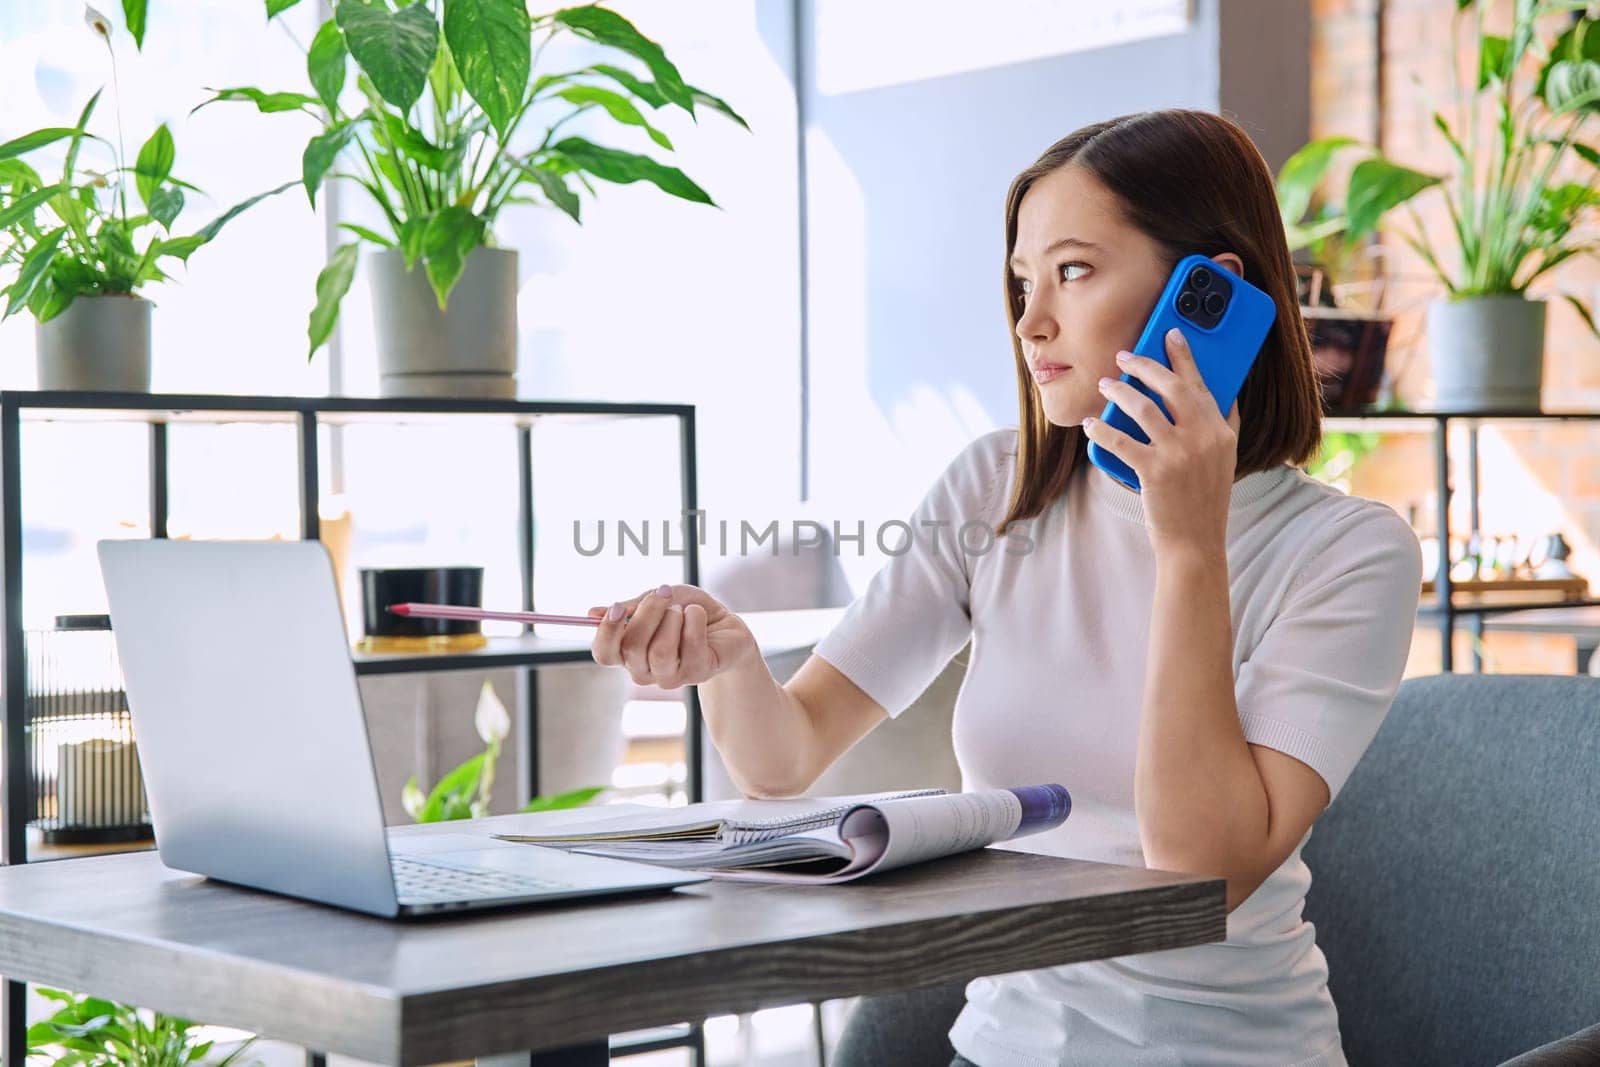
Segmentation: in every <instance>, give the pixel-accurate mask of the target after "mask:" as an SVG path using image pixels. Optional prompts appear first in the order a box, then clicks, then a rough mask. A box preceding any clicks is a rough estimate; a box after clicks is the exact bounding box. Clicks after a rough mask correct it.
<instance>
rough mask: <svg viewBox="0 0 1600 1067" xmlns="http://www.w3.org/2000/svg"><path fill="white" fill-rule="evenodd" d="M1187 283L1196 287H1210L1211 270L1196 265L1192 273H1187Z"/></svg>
mask: <svg viewBox="0 0 1600 1067" xmlns="http://www.w3.org/2000/svg"><path fill="white" fill-rule="evenodd" d="M1189 284H1190V285H1192V286H1194V287H1195V288H1196V289H1209V288H1211V272H1210V271H1209V270H1206V269H1205V268H1204V267H1196V268H1195V270H1194V273H1193V274H1191V275H1189Z"/></svg>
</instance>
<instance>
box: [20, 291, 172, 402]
mask: <svg viewBox="0 0 1600 1067" xmlns="http://www.w3.org/2000/svg"><path fill="white" fill-rule="evenodd" d="M150 307H151V304H150V301H148V300H146V299H145V298H144V297H142V296H80V297H78V298H77V299H76V300H74V301H73V302H72V303H71V304H69V305H68V306H67V310H65V311H63V312H62V313H61V314H59V315H57V316H56V317H55V318H53V319H51V320H50V321H49V322H41V323H38V324H37V325H36V326H35V336H36V338H37V342H38V343H37V346H36V350H37V359H38V367H39V388H40V389H78V390H86V391H91V392H102V393H148V392H149V391H150Z"/></svg>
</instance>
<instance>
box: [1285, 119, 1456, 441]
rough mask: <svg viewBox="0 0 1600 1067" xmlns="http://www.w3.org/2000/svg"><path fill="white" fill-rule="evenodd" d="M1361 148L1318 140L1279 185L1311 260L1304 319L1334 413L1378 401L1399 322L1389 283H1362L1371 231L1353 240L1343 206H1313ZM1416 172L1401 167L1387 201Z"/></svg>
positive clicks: (1293, 242) (1292, 245)
mask: <svg viewBox="0 0 1600 1067" xmlns="http://www.w3.org/2000/svg"><path fill="white" fill-rule="evenodd" d="M1355 143H1356V142H1355V141H1354V139H1353V138H1349V137H1326V138H1322V139H1320V140H1317V141H1313V142H1311V143H1310V144H1308V145H1306V146H1305V147H1303V148H1301V149H1300V150H1299V151H1297V152H1295V153H1294V155H1292V156H1290V157H1289V158H1288V159H1287V160H1286V161H1285V162H1284V164H1283V167H1282V169H1280V170H1279V171H1278V175H1277V183H1276V184H1277V194H1278V208H1279V211H1280V212H1281V214H1282V216H1283V228H1284V233H1285V236H1286V237H1287V238H1288V243H1289V251H1290V252H1291V253H1295V254H1296V255H1298V256H1300V257H1301V258H1302V260H1303V261H1304V262H1302V263H1299V264H1297V266H1296V274H1297V281H1298V290H1299V297H1300V314H1301V318H1302V319H1304V321H1305V324H1306V334H1307V337H1308V338H1309V340H1310V342H1311V352H1312V357H1313V359H1314V360H1315V361H1316V366H1317V372H1318V378H1319V379H1320V382H1321V385H1322V402H1323V408H1324V410H1326V411H1330V412H1334V411H1353V410H1360V409H1363V408H1369V407H1371V406H1372V405H1373V404H1375V403H1377V401H1378V399H1379V394H1380V391H1381V390H1382V387H1383V384H1384V369H1385V366H1384V365H1385V360H1386V357H1387V354H1388V347H1389V334H1390V331H1391V329H1392V327H1393V317H1392V316H1391V315H1390V314H1389V313H1388V312H1387V311H1386V310H1385V309H1384V307H1383V292H1384V288H1383V281H1382V279H1381V278H1379V279H1376V280H1369V279H1366V278H1359V277H1357V270H1358V266H1360V265H1362V264H1363V263H1364V261H1365V260H1366V259H1367V258H1368V257H1369V256H1370V255H1371V253H1372V251H1373V249H1372V247H1371V246H1370V245H1367V244H1365V243H1364V239H1365V237H1366V234H1367V233H1368V232H1370V230H1367V231H1363V232H1358V233H1355V234H1352V233H1351V231H1350V221H1349V218H1348V216H1347V215H1346V214H1345V212H1344V210H1343V209H1342V207H1341V206H1339V205H1335V204H1333V203H1330V202H1328V201H1327V200H1326V199H1323V200H1321V202H1320V203H1317V204H1316V206H1315V207H1314V208H1313V206H1312V205H1313V198H1314V197H1315V195H1316V192H1317V190H1318V189H1319V187H1320V186H1321V185H1322V184H1323V182H1324V180H1325V178H1326V176H1327V173H1328V170H1329V167H1330V166H1331V165H1332V163H1333V161H1334V158H1335V156H1337V155H1338V154H1339V152H1340V151H1341V150H1342V149H1345V148H1347V147H1351V146H1353V145H1355ZM1361 165H1362V166H1365V165H1366V164H1365V163H1363V164H1361ZM1412 173H1414V172H1408V171H1405V170H1404V168H1394V169H1393V172H1392V173H1391V175H1390V178H1391V180H1390V181H1389V182H1388V184H1386V185H1385V186H1384V189H1383V192H1384V195H1387V196H1391V197H1393V196H1399V195H1400V194H1401V193H1402V192H1403V190H1404V189H1405V187H1406V185H1407V184H1408V182H1409V181H1410V180H1412V179H1410V178H1409V177H1408V175H1409V174H1412ZM1417 177H1418V178H1420V179H1427V176H1426V175H1418V176H1417ZM1363 180H1366V178H1365V176H1364V177H1363ZM1396 203H1398V200H1397V201H1396ZM1308 213H1309V215H1308Z"/></svg>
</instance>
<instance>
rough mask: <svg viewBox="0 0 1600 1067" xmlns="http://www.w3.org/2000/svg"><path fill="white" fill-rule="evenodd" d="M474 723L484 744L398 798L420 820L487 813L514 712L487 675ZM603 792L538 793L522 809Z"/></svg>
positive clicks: (409, 782) (573, 804)
mask: <svg viewBox="0 0 1600 1067" xmlns="http://www.w3.org/2000/svg"><path fill="white" fill-rule="evenodd" d="M473 725H474V726H475V727H476V728H477V731H478V737H479V738H480V739H481V740H482V741H483V743H484V750H483V751H482V752H480V753H478V754H477V755H476V756H473V757H471V758H469V759H467V760H464V761H463V762H462V763H461V764H460V765H459V766H457V767H455V768H454V769H452V770H450V771H449V772H447V773H446V774H445V775H444V776H443V777H441V778H440V779H439V781H438V782H437V783H435V784H434V787H433V788H432V789H430V790H428V792H426V793H424V792H423V791H422V788H421V787H420V786H418V785H417V779H416V776H415V775H413V776H412V777H410V778H408V779H406V784H405V788H404V789H403V790H402V791H401V794H400V802H401V804H402V805H403V806H404V807H405V809H406V814H408V815H410V816H411V817H412V818H413V819H415V820H416V821H417V822H419V823H428V822H449V821H452V820H456V819H481V818H484V817H485V816H487V815H488V814H489V795H490V793H491V792H492V791H493V789H494V773H495V767H496V765H497V764H499V762H500V748H501V745H502V744H503V743H504V742H505V739H506V736H507V735H508V734H510V732H511V716H510V714H509V713H508V712H507V711H506V706H505V705H504V704H503V703H501V701H500V698H499V697H498V696H496V695H495V691H494V686H493V685H492V684H491V683H490V682H489V680H488V679H487V678H486V679H484V682H483V687H482V688H481V689H480V690H479V691H478V706H477V709H476V711H475V713H474V715H473ZM603 792H605V787H604V786H598V785H597V786H586V787H584V788H582V789H573V790H570V791H568V792H565V793H558V794H555V795H553V796H544V797H534V798H533V799H532V800H530V801H528V803H526V804H524V805H523V806H522V809H521V810H523V811H561V810H565V809H567V808H580V807H583V806H584V805H585V804H588V803H590V802H591V801H593V800H594V799H595V798H596V797H597V796H599V795H600V794H601V793H603Z"/></svg>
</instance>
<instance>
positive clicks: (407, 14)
mask: <svg viewBox="0 0 1600 1067" xmlns="http://www.w3.org/2000/svg"><path fill="white" fill-rule="evenodd" d="M334 18H335V19H336V20H337V21H338V23H339V28H340V29H341V30H343V31H344V37H345V44H346V46H347V47H348V48H349V49H350V54H351V55H352V56H354V57H355V60H356V62H357V63H358V64H360V66H361V69H362V70H363V71H365V72H366V74H367V77H369V78H371V79H372V84H373V85H374V86H376V87H377V90H378V93H379V94H380V95H381V96H382V97H383V99H384V100H385V101H387V102H388V103H390V104H393V105H394V106H395V107H398V108H399V109H400V110H401V111H409V110H411V105H413V104H415V103H416V102H417V98H418V97H419V96H421V95H422V87H423V85H424V84H425V83H426V81H427V78H428V68H429V67H430V66H431V65H432V64H433V56H434V53H435V52H436V51H438V48H439V24H438V23H437V22H436V21H434V17H433V13H432V12H430V11H429V10H428V9H427V7H426V6H424V5H423V4H422V3H421V2H420V0H419V2H416V3H412V4H410V5H408V6H406V7H402V8H400V9H399V10H398V11H389V10H387V9H386V8H385V7H384V6H383V5H382V4H381V3H367V2H366V0H339V2H338V5H337V7H336V8H335V9H334Z"/></svg>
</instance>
